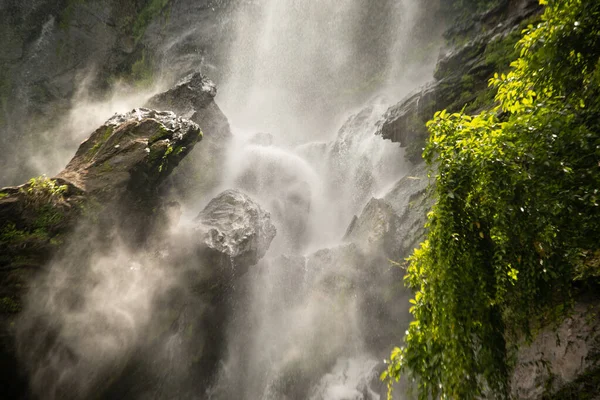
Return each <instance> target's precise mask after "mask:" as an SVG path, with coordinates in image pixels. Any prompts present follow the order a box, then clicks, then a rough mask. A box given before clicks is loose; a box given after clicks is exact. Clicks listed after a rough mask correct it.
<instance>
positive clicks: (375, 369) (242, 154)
mask: <svg viewBox="0 0 600 400" xmlns="http://www.w3.org/2000/svg"><path fill="white" fill-rule="evenodd" d="M424 12H425V11H424V10H422V9H421V7H420V1H419V0H377V1H370V2H367V1H364V0H318V1H317V0H262V1H257V0H254V1H240V2H239V5H238V6H237V7H236V8H235V10H234V11H233V14H232V15H230V16H229V17H230V18H231V19H232V20H233V21H234V22H233V24H232V25H233V26H234V27H235V32H232V33H231V34H232V35H233V39H232V40H230V41H228V42H227V43H228V44H227V45H224V48H223V49H219V50H220V51H222V52H226V53H227V54H228V57H227V65H222V66H219V68H221V73H220V77H221V80H222V82H221V85H220V91H219V95H218V96H217V103H218V104H219V106H220V107H221V108H222V109H223V111H224V113H225V115H226V116H227V117H228V118H229V120H230V123H231V125H232V128H233V133H234V139H233V141H232V143H231V144H230V146H229V149H228V151H229V154H228V160H227V162H226V163H225V164H224V165H223V166H220V167H221V168H220V170H221V171H222V177H221V178H222V179H221V185H220V187H219V188H217V189H215V192H217V191H219V190H224V189H231V188H237V189H240V190H242V191H244V192H246V193H248V194H249V195H250V196H251V197H252V198H253V199H254V200H256V201H257V202H258V203H260V205H261V206H262V207H263V208H264V209H265V210H267V211H269V212H270V214H271V217H272V219H273V223H274V224H275V225H276V227H277V236H276V238H275V240H274V241H273V243H272V244H271V247H270V248H269V251H268V253H267V254H266V256H265V257H264V258H263V259H262V260H261V261H260V262H259V264H258V265H256V266H253V267H252V268H251V269H250V271H249V272H248V273H247V274H246V275H245V276H244V277H242V278H240V279H239V282H236V283H235V288H234V289H235V290H233V292H232V294H231V295H232V296H233V299H231V302H230V303H228V305H232V306H233V309H232V310H230V311H231V316H230V317H229V318H228V320H227V321H228V322H227V324H228V325H227V327H226V329H225V333H224V335H225V340H224V352H223V354H222V356H221V359H220V361H219V365H218V368H217V370H215V371H212V372H213V373H214V376H212V377H210V379H209V382H208V384H206V385H204V384H202V385H204V386H205V387H209V389H208V391H207V392H206V395H205V394H204V393H196V392H193V391H192V392H193V393H192V394H190V393H189V392H190V390H188V389H187V388H182V387H179V388H178V382H179V381H178V380H177V379H176V378H174V376H176V375H179V376H180V377H181V376H183V375H185V373H186V371H185V365H186V364H185V363H184V362H183V360H187V359H186V354H185V353H186V351H185V348H184V347H183V345H182V343H184V342H185V341H184V340H180V339H181V338H182V337H184V336H185V335H187V334H188V333H186V332H183V330H184V328H183V327H184V326H186V325H185V324H184V323H183V322H179V325H178V330H177V332H176V333H174V334H173V336H172V337H170V338H169V339H168V340H167V341H166V343H165V346H163V347H164V348H163V349H162V350H161V351H160V352H158V353H159V354H149V355H144V357H147V358H144V359H143V360H144V362H147V363H148V364H151V365H152V367H151V368H150V367H148V368H149V369H152V368H158V369H160V370H161V371H160V372H161V376H163V378H161V379H163V380H164V381H165V382H166V381H170V382H169V383H168V384H167V383H165V382H162V381H161V382H160V384H159V385H158V386H160V387H161V388H160V391H159V392H157V393H154V394H153V395H152V396H153V397H152V398H172V397H178V396H179V398H194V399H195V398H210V399H215V400H216V399H242V400H243V399H247V400H257V399H258V400H279V399H311V400H376V399H380V398H381V396H382V393H383V392H384V388H383V387H382V384H381V382H379V381H378V379H377V378H378V375H379V372H380V371H381V368H382V359H383V357H385V356H386V355H387V354H389V348H390V346H391V345H392V344H394V343H397V342H398V341H399V340H400V339H401V337H402V334H403V332H401V331H400V330H401V329H398V326H399V325H398V323H399V320H400V319H401V318H404V317H403V313H404V312H405V311H404V307H401V306H400V307H398V305H397V304H395V303H394V299H397V297H394V296H396V294H395V293H396V292H397V287H398V286H399V282H398V281H399V279H397V280H390V279H389V276H390V275H386V274H384V273H382V271H383V270H388V269H389V262H388V260H387V259H386V256H385V255H382V254H380V253H379V251H380V249H379V248H375V247H373V248H369V246H370V244H371V243H370V242H369V241H367V242H366V243H361V244H360V246H358V245H357V244H356V243H349V241H347V240H344V236H345V233H346V231H347V229H348V227H349V225H350V223H351V221H352V220H353V217H354V216H355V215H360V214H361V211H362V210H363V208H364V207H365V205H366V204H367V202H368V201H369V200H370V199H371V198H373V197H377V198H382V197H383V196H384V195H385V193H386V192H387V191H388V190H389V188H390V187H391V185H393V184H394V183H395V182H397V181H398V180H399V179H400V178H402V177H403V176H404V175H405V174H406V173H407V171H408V166H407V165H406V164H405V161H404V157H403V150H402V149H401V148H400V147H399V145H398V144H395V143H391V142H387V141H384V140H382V139H381V137H379V136H376V135H375V132H376V129H377V123H378V122H379V121H380V120H381V118H382V116H383V114H384V113H385V111H386V110H387V108H388V107H389V106H390V105H391V104H393V103H394V102H396V101H398V100H399V99H400V98H402V97H403V96H404V95H405V94H407V93H408V92H410V91H411V90H413V89H415V88H416V87H418V86H419V85H420V84H422V83H424V82H425V81H427V80H429V79H430V77H431V74H432V65H431V64H430V63H427V62H426V61H424V60H421V61H420V62H419V61H415V60H413V59H411V58H410V56H409V54H412V53H410V52H409V50H410V49H411V45H412V43H411V40H412V35H411V32H412V31H413V29H415V28H416V25H417V24H418V23H419V21H420V20H421V16H422V14H423V13H424ZM51 25H52V23H50V22H49V23H48V24H47V25H45V26H44V30H43V33H42V36H41V37H40V41H39V42H40V43H41V44H43V39H44V35H46V34H47V32H46V31H47V28H48V27H50V26H51ZM48 29H49V28H48ZM184 31H185V32H186V33H185V35H189V32H191V31H193V27H192V28H190V27H187V28H186V29H184ZM177 40H178V38H171V37H168V38H166V42H167V43H175V42H177ZM41 44H40V46H41ZM156 90H157V89H156ZM131 97H132V98H131V101H132V102H134V101H135V102H136V103H134V105H136V106H138V105H139V104H140V102H142V100H141V97H143V96H142V95H141V94H139V93H138V94H136V95H135V96H134V95H132V96H131ZM146 97H147V96H146ZM117 98H118V99H122V97H120V96H117ZM76 100H77V99H76ZM125 100H127V99H125ZM75 103H78V104H76V106H75V107H74V109H73V110H74V112H73V115H80V119H75V118H71V120H73V121H72V124H73V125H74V127H73V129H70V130H72V131H77V132H80V131H84V130H85V131H90V130H91V129H93V127H95V126H97V125H98V124H99V122H98V121H97V119H104V118H105V114H108V115H109V111H110V113H112V112H114V111H116V110H115V109H114V108H115V107H117V106H119V107H120V108H126V107H129V106H130V104H129V103H130V102H129V101H123V102H118V101H115V98H113V99H112V101H111V102H103V103H90V102H84V101H79V102H77V101H75ZM125 103H126V104H125ZM109 109H110V110H109ZM82 110H83V112H82ZM81 115H83V117H84V119H85V120H81ZM108 115H106V116H108ZM88 125H90V126H88ZM92 125H93V126H92ZM74 137H77V139H81V138H80V137H79V136H77V135H74ZM201 145H202V143H200V144H199V146H201ZM70 150H71V149H70ZM192 155H193V153H192ZM63 161H64V160H63V159H62V158H61V162H63ZM202 161H203V160H199V162H202ZM52 165H54V163H52ZM205 197H206V196H205ZM209 200H210V198H209V197H208V198H197V199H194V200H193V201H192V202H189V201H188V202H187V203H188V206H189V208H191V210H188V211H189V212H190V214H192V213H195V212H197V209H199V208H202V207H203V206H204V205H205V204H206V203H207V202H208V201H209ZM375 222H376V223H382V224H383V223H385V221H375ZM182 229H183V228H182ZM73 247H78V251H82V252H83V253H85V254H88V253H90V252H88V247H84V248H83V249H81V248H80V247H82V246H77V245H76V244H75V245H73ZM90 247H92V246H90ZM133 253H134V254H132V253H131V252H130V251H129V250H128V249H127V250H124V249H123V248H121V246H115V248H113V249H111V251H110V252H109V254H108V255H106V254H104V255H102V256H96V255H93V256H90V258H91V261H90V262H89V263H88V264H90V265H88V266H87V268H88V269H89V271H87V270H86V269H85V268H84V267H82V266H79V265H78V262H79V261H78V259H77V254H79V253H77V252H73V254H75V255H74V256H71V257H70V258H69V257H67V258H69V259H68V261H65V262H64V263H63V264H65V265H71V267H70V268H75V269H77V270H80V271H83V272H81V273H80V274H81V275H82V277H81V279H84V278H85V276H86V274H87V275H89V276H90V277H91V278H90V279H91V281H90V282H88V283H87V284H88V286H89V287H92V288H94V290H89V288H87V287H86V285H85V282H84V283H81V282H80V283H78V284H77V285H78V288H77V289H74V288H71V287H70V286H69V287H67V286H65V281H66V280H68V279H71V280H74V279H73V278H72V277H71V278H68V276H69V272H68V270H67V269H66V268H67V267H66V266H63V265H60V264H61V262H62V260H58V261H56V262H55V263H54V264H57V265H55V266H53V267H52V268H51V273H50V274H49V277H48V278H47V279H46V281H45V282H44V284H43V285H42V286H44V290H43V291H41V292H40V293H38V294H37V297H36V298H35V302H32V304H33V305H34V307H35V310H34V311H33V312H32V311H31V310H29V311H27V312H29V313H30V314H32V315H34V316H35V315H37V314H39V315H42V316H43V318H49V319H54V323H55V324H58V325H59V328H60V330H59V333H57V336H58V337H60V338H61V340H57V343H58V345H56V348H57V350H52V348H53V347H55V346H54V345H52V346H50V348H51V351H49V352H46V353H44V352H42V351H40V352H39V354H34V353H33V352H31V351H29V350H28V349H27V348H26V349H25V350H24V351H23V352H24V354H25V356H24V357H22V358H24V361H25V362H26V363H29V364H32V365H33V364H35V367H33V368H32V371H34V373H32V375H34V376H32V378H31V380H32V381H33V382H34V383H33V385H34V389H35V390H37V393H38V394H39V393H45V392H47V393H54V394H52V395H51V394H45V395H42V396H41V397H44V396H45V398H60V395H61V393H64V392H61V390H82V391H83V392H82V393H87V392H86V391H90V390H94V389H93V388H94V387H96V386H94V385H98V381H99V380H102V379H105V377H107V376H111V373H112V372H113V371H112V369H113V368H114V365H118V364H119V361H120V360H121V359H126V357H127V354H128V352H133V351H134V350H133V349H135V348H137V347H136V346H138V345H139V343H140V342H142V341H143V340H144V338H145V337H146V336H152V335H150V334H147V333H148V332H150V331H152V329H151V328H150V327H151V326H152V323H153V322H152V321H150V320H151V319H152V318H156V317H155V316H154V314H160V313H161V312H163V313H166V314H168V313H169V311H168V310H167V311H165V310H160V308H159V307H158V306H157V305H156V304H155V303H156V302H154V298H155V297H160V296H163V295H164V293H167V292H169V291H170V290H171V289H173V287H176V286H177V285H178V283H174V282H173V281H175V280H176V279H175V278H173V277H171V279H166V278H165V276H170V275H172V271H171V270H170V269H169V266H168V265H167V266H165V265H161V259H160V258H158V259H153V258H152V257H151V256H149V255H144V254H142V255H140V254H137V253H135V252H133ZM66 254H67V255H69V254H70V253H69V252H67V253H66ZM132 260H133V261H132ZM123 265H125V266H128V268H125V269H123V268H122V266H123ZM86 279H87V278H86ZM98 282H100V283H98ZM74 285H75V284H74ZM57 288H58V289H57ZM67 292H68V293H67ZM65 293H67V294H65ZM67 295H69V296H75V297H77V296H79V297H80V298H81V299H83V300H81V299H80V300H81V301H84V303H85V304H84V305H83V306H81V307H79V308H78V309H71V308H69V307H70V306H65V304H69V303H68V302H64V301H62V300H61V299H62V297H64V296H67ZM67 297H68V296H67ZM200 303H201V301H198V302H197V303H194V304H193V305H194V307H195V306H198V307H196V308H198V309H200V308H201V307H203V306H205V305H202V304H200ZM30 308H31V307H30ZM191 308H192V307H190V309H191ZM398 309H400V310H398ZM195 315H196V314H194V312H192V311H190V312H189V313H188V314H186V315H184V317H181V318H183V319H188V320H189V319H193V318H194V316H195ZM164 318H165V319H166V318H167V317H164ZM181 318H180V319H181ZM158 319H160V318H158ZM22 329H24V331H25V332H27V333H28V334H31V335H32V336H33V339H32V340H31V341H29V340H28V339H27V338H22V339H21V343H22V344H23V346H25V347H27V346H30V344H31V343H37V344H38V345H39V346H40V348H42V347H43V346H44V345H45V343H46V342H45V340H48V339H47V338H46V337H45V333H44V332H43V330H40V329H38V327H37V326H36V325H35V324H32V325H31V326H29V325H27V324H25V326H24V327H22ZM161 329H162V327H161ZM157 335H158V334H157ZM198 335H199V336H201V335H202V334H201V333H200V334H198ZM202 340H204V338H198V339H197V341H198V343H199V344H198V347H202V346H203V345H204V343H200V342H201V341H202ZM61 341H62V342H63V343H68V345H67V346H63V345H62V344H61ZM104 342H106V343H104ZM185 343H189V342H185ZM69 346H70V350H71V351H72V352H73V354H71V353H69V352H67V351H65V348H67V347H69ZM148 360H149V361H148ZM196 361H197V360H196ZM190 363H191V361H190ZM40 366H41V367H40ZM121 368H123V367H122V366H121ZM162 370H164V373H163V371H162ZM98 377H100V378H98ZM204 378H206V377H202V379H204ZM199 379H200V378H199ZM183 380H185V379H183ZM183 380H182V381H183ZM192 380H193V379H192ZM188 383H189V382H188ZM36 385H37V387H35V386H36ZM202 385H201V386H202ZM117 386H118V385H117ZM191 386H193V385H191ZM57 388H59V389H60V390H59V389H57ZM65 388H66V389H65ZM167 388H168V389H167ZM186 390H187V392H186ZM181 393H185V396H184V395H183V394H181ZM396 393H397V395H399V396H401V395H402V393H401V391H397V392H396ZM53 396H54V397H53ZM73 397H76V396H75V395H73ZM84 397H85V396H84Z"/></svg>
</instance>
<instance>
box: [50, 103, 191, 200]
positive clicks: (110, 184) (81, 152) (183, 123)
mask: <svg viewBox="0 0 600 400" xmlns="http://www.w3.org/2000/svg"><path fill="white" fill-rule="evenodd" d="M201 138H202V135H201V133H200V128H199V127H198V125H196V124H195V123H193V122H191V121H188V120H185V119H183V118H180V117H177V116H176V115H175V114H174V113H172V112H159V111H154V110H149V109H145V108H138V109H135V110H133V111H131V112H129V113H127V114H117V115H115V116H114V117H112V118H111V119H109V120H108V121H106V123H105V124H104V125H102V126H101V127H100V128H98V129H97V130H96V131H95V132H94V133H92V135H91V136H90V137H89V139H87V140H86V141H85V142H83V143H82V144H81V146H80V147H79V149H78V150H77V153H76V154H75V157H73V159H72V160H71V161H70V162H69V163H68V164H67V166H66V168H65V169H64V170H63V171H62V172H60V173H59V174H58V177H59V178H61V179H63V180H65V181H67V182H70V183H71V184H73V185H75V186H76V187H78V188H80V189H81V190H83V191H84V192H86V193H87V194H90V195H94V196H95V197H97V198H98V199H99V200H102V201H106V200H115V199H120V198H122V197H123V196H124V195H125V193H126V192H128V193H130V194H131V195H135V196H139V197H142V196H144V195H149V194H151V193H152V192H155V191H156V190H157V189H158V186H159V185H160V183H162V181H163V180H164V179H165V178H166V177H167V176H168V175H169V174H170V173H171V171H173V169H174V168H175V167H176V166H177V165H178V164H179V162H180V161H181V160H182V159H183V158H184V157H185V156H186V155H187V154H188V153H189V152H190V151H191V150H192V149H193V148H194V146H195V145H196V143H197V142H198V141H199V140H200V139H201Z"/></svg>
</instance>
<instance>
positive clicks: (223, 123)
mask: <svg viewBox="0 0 600 400" xmlns="http://www.w3.org/2000/svg"><path fill="white" fill-rule="evenodd" d="M216 94H217V87H216V86H215V84H214V83H213V82H212V81H211V80H210V79H208V78H207V77H205V76H204V75H202V74H200V73H193V74H190V75H188V76H186V77H185V78H183V79H182V80H181V81H179V82H178V83H177V84H176V85H175V86H174V87H173V88H172V89H170V90H168V91H166V92H164V93H160V94H157V95H156V96H154V97H152V98H151V99H150V100H148V102H147V106H148V107H150V108H154V109H160V110H170V111H173V112H175V113H176V114H177V115H179V116H181V117H183V118H187V119H189V120H191V121H193V122H195V123H197V124H198V125H199V126H200V129H201V130H202V133H203V135H204V139H203V143H202V147H199V148H198V149H196V150H195V151H194V152H193V153H192V154H191V155H190V157H188V158H187V159H186V160H185V161H184V162H183V163H182V164H181V166H180V167H179V168H178V169H177V171H175V173H174V174H173V175H172V176H171V178H170V179H169V184H170V186H172V188H173V189H174V190H175V192H176V193H177V194H179V195H181V196H183V197H184V198H189V197H190V196H192V195H203V194H206V193H207V192H208V191H210V190H211V189H213V188H215V187H216V186H217V185H218V183H219V182H220V179H221V174H220V173H221V171H222V166H223V165H224V164H225V157H226V149H227V145H228V144H229V142H230V140H231V138H232V134H231V130H230V128H229V122H228V121H227V118H226V117H225V115H224V114H223V112H222V111H221V109H220V108H219V106H218V105H217V104H216V103H215V101H214V97H215V96H216Z"/></svg>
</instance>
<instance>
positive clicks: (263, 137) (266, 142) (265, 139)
mask: <svg viewBox="0 0 600 400" xmlns="http://www.w3.org/2000/svg"><path fill="white" fill-rule="evenodd" d="M249 143H251V144H256V145H258V146H271V145H272V144H273V135H271V134H270V133H266V132H258V133H255V134H254V135H253V136H252V137H251V138H250V141H249Z"/></svg>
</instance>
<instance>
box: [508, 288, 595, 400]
mask: <svg viewBox="0 0 600 400" xmlns="http://www.w3.org/2000/svg"><path fill="white" fill-rule="evenodd" d="M599 372H600V305H599V303H598V300H597V299H596V300H593V301H585V302H578V303H576V305H575V308H574V310H573V312H572V314H571V315H570V316H569V317H567V318H566V319H564V320H563V321H562V322H561V323H560V325H559V326H558V327H557V328H556V329H553V328H552V327H546V328H544V329H542V330H541V332H540V333H539V334H538V335H537V336H536V337H535V339H534V340H533V342H532V343H531V344H524V345H522V346H521V347H520V349H519V352H518V355H517V365H516V367H515V370H514V372H513V377H512V394H513V395H514V396H515V397H516V398H519V399H524V400H534V399H536V400H537V399H542V398H556V399H583V398H585V399H595V398H599V397H600V393H599V392H598V391H597V390H598V387H596V388H595V390H594V389H591V388H590V387H589V384H590V383H591V384H592V385H594V383H597V377H598V375H599ZM586 375H589V377H588V378H587V379H588V381H589V382H587V388H586ZM578 381H579V382H578ZM590 389H591V390H590ZM594 393H595V396H594ZM552 395H554V396H555V397H551V396H552ZM590 395H591V396H592V397H589V396H590Z"/></svg>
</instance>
